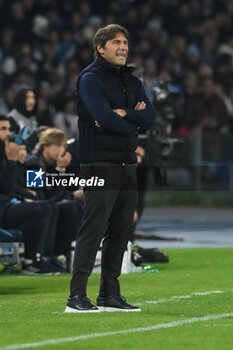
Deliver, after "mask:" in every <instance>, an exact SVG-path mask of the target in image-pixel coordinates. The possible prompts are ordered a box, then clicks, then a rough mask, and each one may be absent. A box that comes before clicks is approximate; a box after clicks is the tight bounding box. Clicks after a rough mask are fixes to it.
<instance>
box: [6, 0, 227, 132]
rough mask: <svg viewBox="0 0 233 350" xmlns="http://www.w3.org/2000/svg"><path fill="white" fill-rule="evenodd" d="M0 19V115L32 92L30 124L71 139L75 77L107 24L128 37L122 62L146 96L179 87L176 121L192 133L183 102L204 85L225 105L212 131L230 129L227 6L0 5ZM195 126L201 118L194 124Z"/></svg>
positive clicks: (24, 1) (83, 1)
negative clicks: (163, 86) (140, 78)
mask: <svg viewBox="0 0 233 350" xmlns="http://www.w3.org/2000/svg"><path fill="white" fill-rule="evenodd" d="M0 14H1V15H0V29H1V31H0V33H1V34H0V68H1V70H0V72H1V73H0V94H1V98H0V113H9V112H10V111H11V110H12V107H13V100H14V96H15V94H16V93H17V92H18V90H20V89H22V88H33V89H35V90H36V93H37V96H38V103H37V112H36V116H37V122H38V123H37V124H38V125H47V126H50V127H51V126H55V127H58V128H61V129H62V130H63V131H64V132H65V133H66V134H67V137H72V136H74V134H75V132H76V130H77V129H76V119H77V118H76V117H73V116H75V107H74V102H72V101H74V88H75V81H76V78H77V75H78V73H79V72H80V71H81V70H82V69H83V67H85V66H86V65H87V64H88V63H90V62H91V61H92V57H93V52H92V44H91V41H92V38H93V34H94V32H95V31H96V29H97V28H98V27H100V26H104V25H106V24H109V23H114V22H115V23H119V24H122V25H124V26H125V27H126V28H127V29H128V30H129V32H130V34H131V43H132V49H131V57H130V62H132V63H134V64H135V65H137V66H141V67H143V68H144V71H145V86H146V90H147V91H148V92H149V91H150V89H151V88H152V87H153V85H154V84H156V83H157V81H158V77H162V78H163V79H165V80H171V81H173V82H174V83H176V84H177V85H178V86H180V87H181V88H182V89H183V94H184V101H185V108H184V112H183V119H182V118H181V120H182V121H184V125H186V126H187V127H190V128H191V129H192V128H193V122H192V123H191V124H192V125H191V124H190V120H191V119H192V118H193V117H192V116H190V115H189V111H188V110H187V108H186V106H187V104H188V103H189V102H188V101H190V99H191V100H192V99H194V101H195V99H196V98H197V99H198V94H201V93H202V91H203V88H204V90H205V89H208V87H207V86H206V84H207V85H208V84H209V85H210V84H212V85H213V86H214V90H215V94H216V95H218V98H217V99H218V104H219V105H221V102H220V101H223V103H224V105H225V108H224V107H223V106H221V108H222V112H221V118H220V117H219V118H220V119H221V122H220V124H221V125H220V124H219V125H218V127H216V129H217V130H218V131H221V130H223V129H222V128H221V126H222V125H223V124H224V126H226V125H227V128H224V130H225V131H226V130H229V131H231V130H232V117H233V102H232V100H233V98H232V89H233V63H232V61H233V35H232V33H233V5H232V2H231V1H228V0H221V1H215V0H203V1H200V0H188V1H186V2H184V1H181V0H173V1H168V0H157V1H153V0H152V1H149V0H148V1H147V0H145V1H142V0H133V1H132V0H131V1H130V0H118V1H116V0H113V1H111V2H108V1H105V0H100V1H98V4H97V2H95V1H92V0H80V1H78V2H77V1H73V0H61V1H59V2H57V1H55V0H41V1H39V2H38V1H35V0H11V1H10V2H7V3H6V2H5V1H3V0H0ZM207 77H209V79H206V78H207ZM201 81H205V82H206V83H205V87H204V86H203V84H202V83H201ZM213 86H212V87H213ZM209 87H210V86H209ZM196 95H197V96H196ZM208 108H209V107H208ZM208 108H207V110H208V113H209V112H210V113H211V111H212V109H211V107H210V110H209V109H208ZM189 109H190V110H191V107H190V108H189ZM192 112H193V113H194V111H192ZM195 113H199V111H195ZM194 118H196V115H195V116H194ZM200 119H202V115H201V114H200V115H198V117H197V120H196V121H195V122H194V124H198V123H199V120H200ZM178 126H179V125H177V127H178Z"/></svg>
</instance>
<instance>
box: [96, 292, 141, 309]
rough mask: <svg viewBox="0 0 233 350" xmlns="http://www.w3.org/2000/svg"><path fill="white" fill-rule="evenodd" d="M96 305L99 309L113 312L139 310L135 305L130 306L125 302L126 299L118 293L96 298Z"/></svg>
mask: <svg viewBox="0 0 233 350" xmlns="http://www.w3.org/2000/svg"><path fill="white" fill-rule="evenodd" d="M97 306H98V308H99V310H100V311H107V312H114V311H123V312H132V311H134V312H135V311H141V309H140V308H139V307H137V306H132V305H130V304H128V303H127V302H126V300H125V299H124V298H123V297H122V296H120V295H110V296H109V297H100V296H98V298H97Z"/></svg>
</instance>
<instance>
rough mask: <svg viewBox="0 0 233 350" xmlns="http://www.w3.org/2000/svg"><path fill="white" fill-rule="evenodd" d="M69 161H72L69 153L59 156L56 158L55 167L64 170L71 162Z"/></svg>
mask: <svg viewBox="0 0 233 350" xmlns="http://www.w3.org/2000/svg"><path fill="white" fill-rule="evenodd" d="M71 159H72V156H71V154H70V153H69V152H66V153H65V154H63V155H60V156H59V157H58V158H57V167H59V168H66V167H68V165H69V164H70V162H71Z"/></svg>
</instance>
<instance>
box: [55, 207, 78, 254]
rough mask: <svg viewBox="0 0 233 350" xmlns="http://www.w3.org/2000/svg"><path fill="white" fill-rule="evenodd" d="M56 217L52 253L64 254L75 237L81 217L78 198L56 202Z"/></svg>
mask: <svg viewBox="0 0 233 350" xmlns="http://www.w3.org/2000/svg"><path fill="white" fill-rule="evenodd" d="M56 206H57V208H58V218H57V225H56V235H55V242H54V254H55V255H60V254H66V253H67V252H68V250H70V248H71V243H72V242H73V241H74V240H75V239H76V237H77V233H78V230H79V228H80V226H81V223H82V219H83V203H82V202H81V201H78V200H71V201H68V202H56Z"/></svg>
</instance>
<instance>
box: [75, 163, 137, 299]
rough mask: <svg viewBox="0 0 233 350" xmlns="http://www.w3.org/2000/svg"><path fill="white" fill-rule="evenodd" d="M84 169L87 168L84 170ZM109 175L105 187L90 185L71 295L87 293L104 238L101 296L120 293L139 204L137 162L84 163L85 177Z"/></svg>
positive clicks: (76, 252)
mask: <svg viewBox="0 0 233 350" xmlns="http://www.w3.org/2000/svg"><path fill="white" fill-rule="evenodd" d="M83 170H84V172H83ZM84 173H85V177H91V176H97V177H98V178H103V179H105V186H104V188H102V189H101V188H98V189H96V188H95V187H90V188H88V187H86V189H85V202H84V218H83V224H82V226H81V228H80V230H79V232H78V236H77V241H76V249H75V257H74V266H73V276H72V279H71V288H70V289H71V291H70V293H71V295H77V294H78V295H86V289H87V282H88V278H89V276H90V274H91V272H92V270H93V267H94V263H95V258H96V254H97V251H98V248H99V246H100V242H101V240H102V238H104V240H103V247H102V262H101V282H100V291H99V294H100V295H101V296H109V295H119V294H120V285H119V281H118V277H119V276H120V273H121V265H122V260H123V254H124V251H125V249H126V247H127V242H128V240H129V232H130V227H131V225H132V221H133V214H134V211H135V207H136V201H137V191H136V187H137V185H136V166H135V165H112V164H105V165H103V164H96V163H94V164H92V165H84V166H82V167H81V177H83V174H84Z"/></svg>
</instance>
